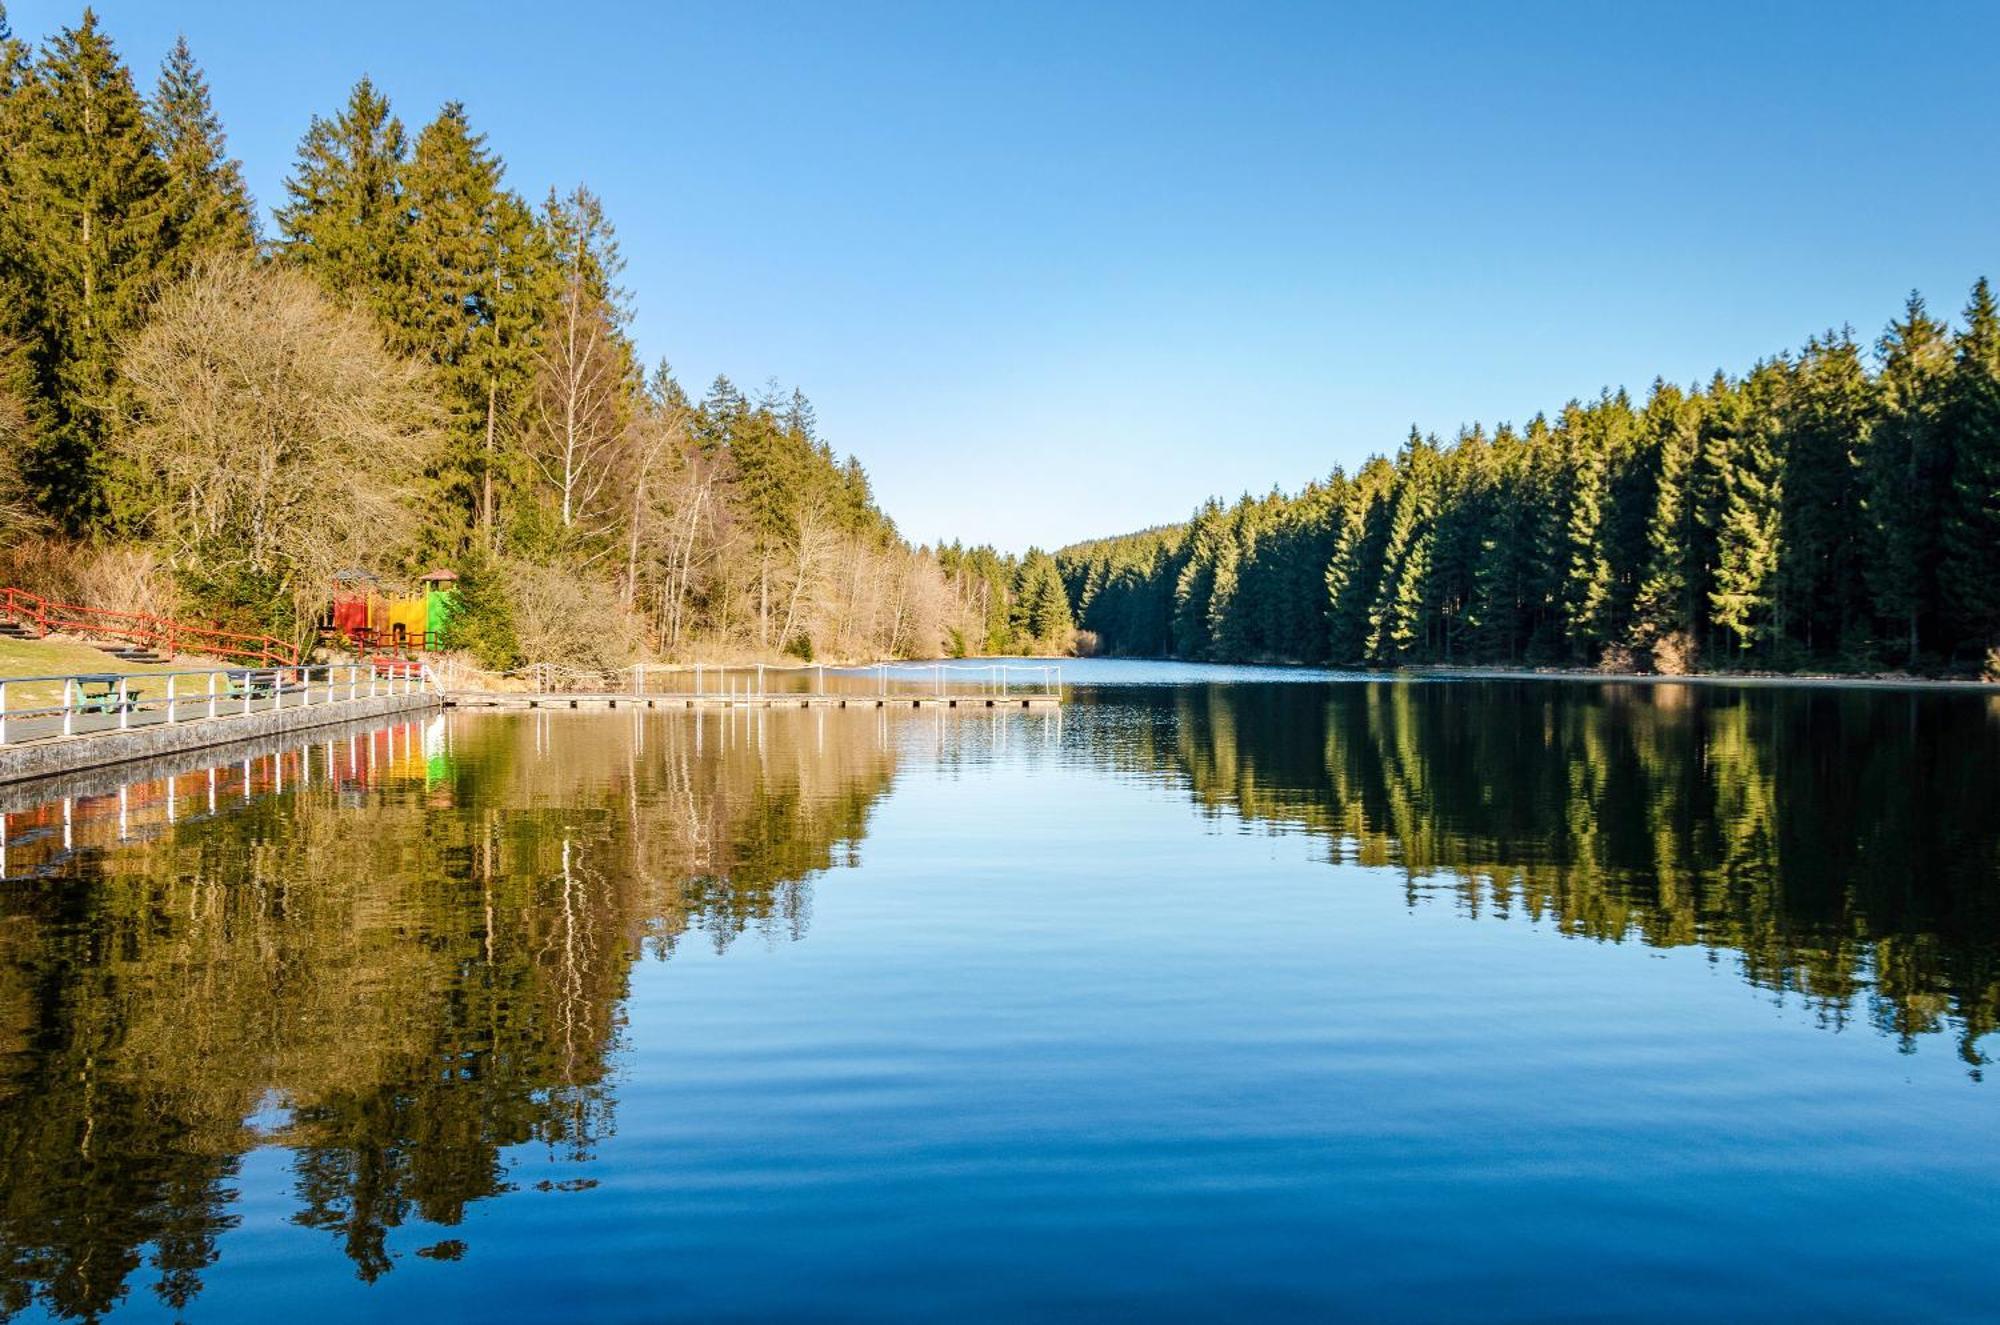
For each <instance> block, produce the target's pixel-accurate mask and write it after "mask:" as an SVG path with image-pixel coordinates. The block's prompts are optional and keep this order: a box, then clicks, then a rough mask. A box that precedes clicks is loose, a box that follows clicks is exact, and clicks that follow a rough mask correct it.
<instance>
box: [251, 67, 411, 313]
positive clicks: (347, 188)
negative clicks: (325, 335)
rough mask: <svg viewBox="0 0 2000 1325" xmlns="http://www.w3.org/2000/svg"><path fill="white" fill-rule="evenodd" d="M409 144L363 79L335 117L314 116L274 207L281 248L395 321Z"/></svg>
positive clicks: (384, 102) (322, 281)
mask: <svg viewBox="0 0 2000 1325" xmlns="http://www.w3.org/2000/svg"><path fill="white" fill-rule="evenodd" d="M408 155H409V144H408V141H407V140H406V139H405V137H404V134H403V125H402V122H401V121H400V120H398V119H397V118H396V117H395V116H394V115H393V114H392V113H391V112H390V110H389V101H388V98H386V97H384V96H383V95H382V94H381V93H379V92H377V91H376V90H375V85H374V83H372V82H370V81H369V80H368V79H367V78H363V79H362V80H361V81H360V82H358V83H356V84H355V85H354V90H353V91H352V92H350V93H349V94H348V98H347V104H346V105H345V106H343V107H342V108H341V110H340V113H339V114H337V115H335V116H334V117H333V118H332V119H330V120H327V119H321V118H320V117H319V116H317V115H315V116H314V117H313V119H312V123H311V124H310V125H309V126H308V127H307V128H306V133H305V137H304V138H303V139H301V140H300V142H299V154H298V161H297V162H296V164H295V165H294V166H293V167H292V176H291V178H289V179H287V180H286V181H285V194H286V197H287V198H288V199H289V201H287V202H286V203H285V205H284V206H282V207H280V208H279V209H278V235H279V240H278V251H279V252H280V253H281V254H282V255H284V257H285V258H286V259H288V260H289V261H292V262H295V263H297V264H299V265H300V266H301V267H303V268H305V269H306V270H307V271H309V272H311V273H312V274H313V275H314V276H315V277H316V278H317V279H318V280H319V282H320V284H322V285H323V286H325V287H326V288H327V289H328V290H331V291H333V292H334V293H335V294H339V295H344V296H347V297H349V298H358V299H361V300H363V301H365V302H366V303H367V304H368V305H369V306H370V307H372V308H373V309H374V310H375V311H376V312H377V313H378V314H380V315H381V316H382V317H383V318H385V319H387V320H389V321H390V322H392V323H393V322H395V321H396V318H397V314H398V312H399V311H400V308H401V304H402V296H401V294H400V285H401V282H402V279H403V267H404V263H405V259H406V256H407V253H406V245H407V242H408V231H409V218H408V216H407V214H406V213H405V211H404V209H403V201H402V192H403V188H402V173H403V164H404V161H405V159H406V158H407V156H408Z"/></svg>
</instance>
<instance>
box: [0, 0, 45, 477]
mask: <svg viewBox="0 0 2000 1325" xmlns="http://www.w3.org/2000/svg"><path fill="white" fill-rule="evenodd" d="M33 77H34V66H33V57H32V53H31V52H30V51H29V49H28V43H26V42H24V41H22V40H20V39H19V38H18V37H16V36H15V35H14V30H13V28H12V27H11V26H10V25H9V23H8V21H7V6H6V5H5V4H4V3H0V400H10V401H12V402H13V405H12V408H13V411H14V412H16V413H17V415H18V417H15V418H13V420H12V422H11V425H10V426H11V427H12V429H13V435H11V436H10V437H9V439H8V445H9V446H10V447H11V448H12V453H11V454H10V456H9V459H10V460H11V461H12V462H13V463H12V464H11V465H10V466H8V467H7V468H8V469H9V470H10V472H9V473H8V475H7V478H8V481H9V482H10V484H11V483H13V482H15V481H19V480H20V479H21V477H22V476H21V474H20V473H19V467H20V463H21V461H22V459H23V458H24V457H25V456H26V455H28V454H32V453H34V452H37V451H39V450H40V449H41V443H40V440H39V439H40V428H41V425H42V424H43V422H44V421H45V418H46V413H47V410H46V402H45V401H44V400H43V399H42V397H41V394H40V391H41V383H40V379H39V377H38V375H37V373H36V371H35V365H34V361H33V360H32V359H31V358H30V354H29V351H30V346H31V345H32V344H34V343H35V341H36V340H37V335H36V328H35V324H34V319H33V300H32V298H31V295H32V292H33V289H34V268H33V265H32V263H31V261H30V247H31V232H30V231H29V229H28V226H27V219H28V207H27V201H26V198H25V197H24V196H23V195H22V194H21V190H22V188H23V187H24V186H25V183H26V181H25V178H24V177H23V166H24V164H25V162H26V157H27V154H26V143H27V135H28V129H29V116H30V115H31V114H32V111H31V108H30V105H29V94H30V92H31V91H32V87H33V83H32V80H33Z"/></svg>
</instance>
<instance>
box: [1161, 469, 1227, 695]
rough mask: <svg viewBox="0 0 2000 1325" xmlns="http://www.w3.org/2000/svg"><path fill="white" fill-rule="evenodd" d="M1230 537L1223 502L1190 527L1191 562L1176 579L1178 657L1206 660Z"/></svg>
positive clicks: (1210, 505) (1214, 504) (1207, 508)
mask: <svg viewBox="0 0 2000 1325" xmlns="http://www.w3.org/2000/svg"><path fill="white" fill-rule="evenodd" d="M1228 538H1229V529H1228V525H1227V516H1226V515H1225V514H1224V512H1223V509H1222V504H1221V503H1220V502H1216V501H1211V502H1209V503H1208V504H1207V505H1205V506H1203V507H1202V508H1201V510H1200V511H1199V512H1197V513H1196V515H1195V518H1194V520H1193V522H1192V523H1191V524H1190V525H1189V526H1188V541H1187V559H1186V561H1185V562H1184V563H1183V564H1182V566H1181V568H1180V573H1179V575H1178V576H1176V578H1175V580H1174V656H1175V657H1177V658H1206V657H1208V656H1209V648H1210V645H1211V644H1212V643H1213V637H1212V636H1211V635H1210V634H1209V616H1208V605H1209V599H1210V598H1211V596H1212V595H1213V594H1214V592H1215V564H1216V560H1217V558H1218V557H1219V556H1220V555H1221V552H1222V544H1223V543H1224V542H1225V541H1226V540H1227V539H1228Z"/></svg>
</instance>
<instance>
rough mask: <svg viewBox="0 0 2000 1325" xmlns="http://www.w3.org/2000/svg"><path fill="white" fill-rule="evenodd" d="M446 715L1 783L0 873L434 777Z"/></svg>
mask: <svg viewBox="0 0 2000 1325" xmlns="http://www.w3.org/2000/svg"><path fill="white" fill-rule="evenodd" d="M442 722H443V719H442V718H441V717H436V716H434V717H431V718H427V719H424V720H423V721H422V722H421V723H419V722H415V721H403V722H392V723H386V724H384V723H381V722H380V720H379V719H378V720H362V721H358V722H356V723H352V724H349V725H348V726H347V727H346V728H345V729H342V728H339V727H334V728H328V729H325V730H328V731H332V732H336V733H339V734H337V735H332V736H327V737H324V738H320V737H317V736H315V738H314V739H311V740H301V739H300V738H299V737H298V736H296V735H281V736H271V737H265V738H262V739H253V740H249V741H245V742H243V743H241V744H240V745H235V746H232V747H231V748H232V749H233V750H234V751H236V752H237V753H234V754H233V755H232V756H231V757H230V758H228V759H226V760H216V759H214V758H213V757H203V756H200V755H189V754H181V755H177V756H166V757H164V758H162V759H156V760H151V761H146V762H143V763H139V764H136V765H126V764H121V765H118V766H117V767H118V768H119V769H127V768H130V769H135V770H136V771H135V772H132V773H123V774H121V773H118V772H116V771H111V772H106V771H103V770H100V771H97V772H94V773H86V774H83V775H80V776H74V775H73V776H69V777H64V778H59V779H57V780H55V781H54V782H53V783H38V784H36V786H37V788H39V789H38V790H35V791H29V792H22V791H15V792H13V793H12V794H11V795H9V794H8V793H7V792H5V791H0V879H8V878H19V877H25V876H26V875H27V874H29V873H31V872H33V871H34V870H35V869H37V868H39V867H43V866H46V865H47V864H48V863H49V862H50V861H51V860H52V859H59V858H60V857H61V856H62V855H66V854H67V853H69V852H71V851H74V850H75V849H76V848H78V847H79V846H89V845H96V846H117V845H122V844H126V843H130V842H133V841H137V840H141V839H144V838H146V837H148V836H151V835H152V834H153V833H156V832H157V831H159V830H161V829H165V828H171V827H172V826H173V825H174V824H175V823H177V822H179V821H180V820H183V819H186V818H190V817H196V816H200V815H204V814H205V815H209V816H213V815H215V814H217V813H219V812H220V811H221V810H222V809H223V808H225V803H226V804H227V805H228V806H232V807H233V806H237V805H247V804H249V803H250V802H252V801H253V800H257V799H262V798H264V797H267V796H272V795H283V794H284V793H285V792H286V791H288V790H297V789H302V788H306V787H310V786H313V785H315V784H331V785H333V786H335V787H338V788H342V789H348V788H356V787H376V786H383V785H387V784H388V783H389V782H391V781H396V780H417V781H422V780H424V779H426V778H427V777H428V776H429V762H428V761H429V757H430V754H431V752H432V749H433V740H434V738H435V740H436V741H437V743H438V748H440V749H441V748H442V743H443V740H444V732H443V728H442Z"/></svg>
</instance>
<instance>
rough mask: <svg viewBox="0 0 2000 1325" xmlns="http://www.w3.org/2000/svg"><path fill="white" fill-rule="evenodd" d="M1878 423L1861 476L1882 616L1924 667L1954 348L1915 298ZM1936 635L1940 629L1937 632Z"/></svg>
mask: <svg viewBox="0 0 2000 1325" xmlns="http://www.w3.org/2000/svg"><path fill="white" fill-rule="evenodd" d="M1878 352H1879V353H1880V355H1881V358H1882V372H1881V375H1880V377H1879V378H1878V379H1877V381H1876V387H1875V389H1876V396H1877V401H1878V408H1879V411H1880V418H1879V420H1878V421H1877V422H1876V424H1875V428H1874V433H1873V437H1872V439H1871V441H1870V443H1869V448H1868V453H1867V465H1866V467H1865V470H1864V472H1863V474H1862V485H1863V491H1864V493H1865V497H1864V499H1863V500H1864V505H1865V508H1866V527H1867V533H1868V545H1869V555H1868V557H1867V559H1866V562H1865V567H1866V571H1867V580H1868V586H1869V588H1870V590H1871V591H1872V594H1873V599H1874V606H1875V611H1876V613H1877V614H1878V615H1879V616H1880V617H1881V618H1882V620H1883V621H1884V622H1888V623H1893V624H1894V626H1896V627H1898V628H1899V629H1898V632H1897V633H1898V634H1899V635H1900V637H1901V644H1902V652H1903V657H1904V661H1905V662H1906V663H1907V664H1908V665H1909V666H1912V667H1914V666H1916V665H1917V660H1918V657H1919V655H1920V652H1921V650H1922V644H1923V641H1922V634H1923V630H1924V627H1925V623H1926V622H1931V621H1934V620H1935V618H1936V614H1937V608H1938V601H1937V598H1938V594H1937V575H1938V558H1939V552H1940V549H1939V547H1938V526H1939V522H1940V520H1941V518H1942V513H1943V509H1944V505H1945V500H1946V496H1947V493H1948V491H1949V483H1950V472H1949V469H1948V465H1947V462H1948V460H1949V458H1950V452H1949V449H1948V445H1947V439H1946V436H1945V432H1944V427H1943V420H1942V417H1941V416H1942V412H1943V410H1944V407H1945V404H1946V390H1947V388H1948V386H1949V384H1950V381H1951V341H1950V338H1949V334H1948V331H1947V328H1946V327H1945V326H1944V324H1943V323H1941V322H1939V321H1937V320H1936V319H1934V318H1932V317H1931V316H1930V315H1929V313H1927V312H1926V311H1925V309H1924V301H1923V299H1922V297H1921V296H1919V295H1918V294H1917V293H1916V292H1915V291H1912V292H1911V293H1910V299H1909V303H1908V304H1907V305H1906V306H1905V308H1904V316H1903V320H1902V321H1901V322H1895V323H1891V324H1890V326H1889V330H1888V331H1887V333H1885V334H1884V335H1883V337H1882V340H1881V342H1880V344H1879V346H1878ZM1933 628H1934V627H1933Z"/></svg>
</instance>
